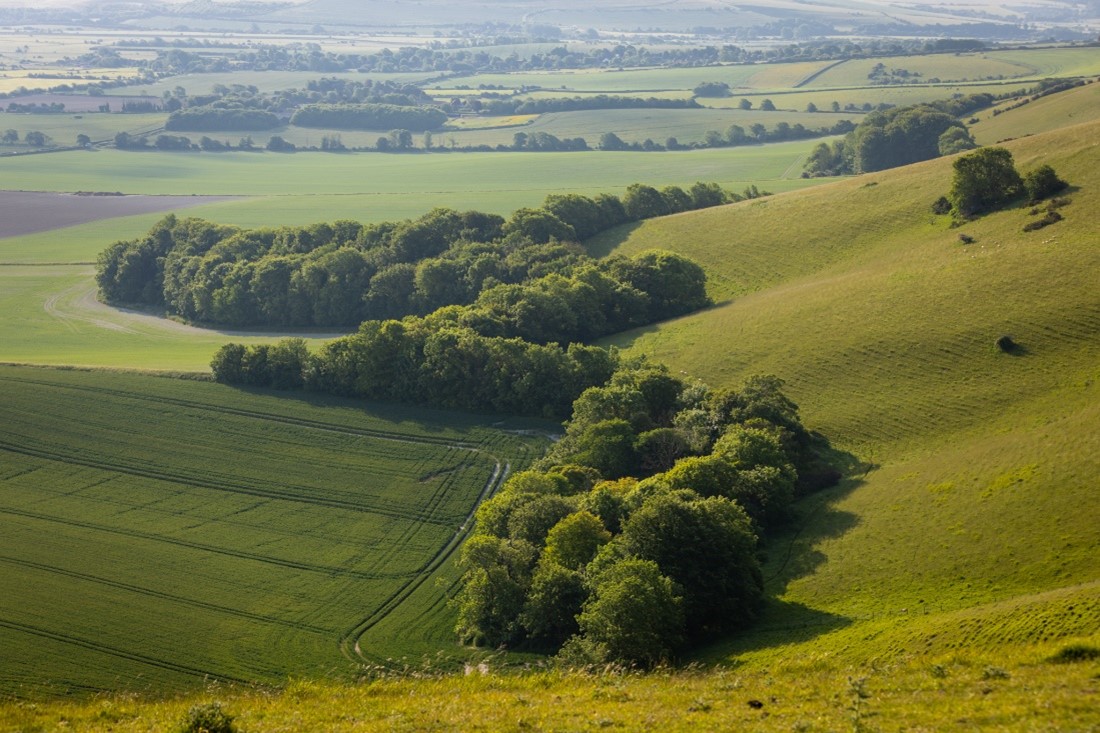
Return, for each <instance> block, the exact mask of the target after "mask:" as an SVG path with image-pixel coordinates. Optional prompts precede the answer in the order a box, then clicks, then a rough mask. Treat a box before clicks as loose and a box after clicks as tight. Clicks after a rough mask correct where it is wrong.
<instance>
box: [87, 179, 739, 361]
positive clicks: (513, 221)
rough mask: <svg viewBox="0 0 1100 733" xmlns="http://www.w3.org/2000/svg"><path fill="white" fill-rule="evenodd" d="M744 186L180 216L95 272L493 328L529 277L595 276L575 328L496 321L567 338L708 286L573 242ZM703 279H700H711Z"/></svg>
mask: <svg viewBox="0 0 1100 733" xmlns="http://www.w3.org/2000/svg"><path fill="white" fill-rule="evenodd" d="M749 194H750V195H756V192H754V191H752V190H750V191H749ZM740 198H742V197H741V196H740V195H738V194H734V193H732V192H729V191H726V190H724V189H722V188H721V187H720V186H718V185H717V184H713V183H702V182H700V183H696V184H695V185H693V186H691V187H690V188H689V189H687V190H684V189H682V188H680V187H678V186H667V187H665V188H663V189H660V190H658V189H656V188H653V187H652V186H647V185H644V184H633V185H631V186H629V187H628V188H627V191H626V193H625V194H624V195H623V196H622V198H619V197H616V196H613V195H610V194H600V195H597V196H595V197H587V196H581V195H577V194H564V195H560V194H554V195H551V196H548V197H547V198H546V200H545V202H544V203H543V205H542V206H541V207H538V208H523V209H519V210H518V211H516V212H514V213H513V214H512V216H511V217H510V218H509V219H507V220H505V219H504V218H503V217H500V216H498V215H495V214H486V213H481V212H465V213H460V212H456V211H452V210H449V209H436V210H434V211H432V212H429V213H428V214H426V215H424V216H423V217H420V218H419V219H415V220H407V221H402V222H386V223H382V224H375V225H363V224H360V223H358V222H352V221H338V222H334V223H332V224H316V225H313V226H309V227H298V228H293V227H282V228H278V229H258V230H242V229H238V228H236V227H231V226H223V225H218V224H213V223H211V222H206V221H202V220H197V219H182V220H181V219H177V218H176V217H175V216H174V215H169V216H168V217H166V218H165V219H164V220H162V221H161V222H159V223H158V224H156V225H155V226H154V227H153V228H152V229H151V230H150V231H149V233H148V234H146V235H145V236H144V237H142V238H140V239H136V240H132V241H123V242H116V243H115V244H113V245H112V246H111V247H109V248H108V249H107V250H105V251H104V252H102V253H101V254H100V256H99V260H98V264H97V272H96V279H97V282H98V284H99V289H100V295H101V296H102V298H103V299H104V300H105V301H107V302H109V303H120V304H141V305H148V306H158V307H164V308H166V309H167V310H168V312H170V313H172V314H174V315H179V316H182V317H184V318H187V319H190V320H193V321H198V322H203V323H211V324H221V325H233V326H267V327H288V326H298V327H301V326H305V327H310V326H323V327H332V326H353V325H356V324H358V323H360V322H362V321H364V320H369V319H375V320H379V319H387V318H401V317H403V316H406V315H426V314H428V313H431V312H433V311H435V310H436V309H438V308H440V307H443V306H447V305H469V304H477V308H478V309H479V312H481V313H483V314H487V315H483V316H479V317H478V318H479V319H480V321H479V322H480V323H482V326H481V327H480V330H482V331H483V332H486V333H488V332H490V331H492V328H491V327H490V326H489V323H490V322H497V321H499V319H500V318H502V316H500V315H499V314H500V313H501V312H502V307H501V306H499V305H498V304H500V303H503V302H505V301H508V300H509V299H513V300H514V299H515V295H514V292H513V291H514V290H516V289H517V288H528V289H531V288H535V287H536V284H537V288H538V289H539V292H541V293H543V296H540V297H545V298H549V299H551V300H553V299H554V298H555V297H557V296H556V295H554V293H556V292H558V291H561V290H565V289H569V288H575V287H577V286H576V282H579V281H581V280H584V281H585V282H587V283H588V285H587V286H586V287H587V288H590V290H591V293H590V299H591V300H592V302H593V303H599V312H598V314H595V313H594V314H592V315H588V316H585V317H584V318H582V319H580V324H581V325H580V326H579V330H578V331H577V332H575V333H567V334H566V335H565V336H562V337H561V338H556V337H554V336H553V334H554V333H556V331H555V330H554V328H555V327H554V326H553V324H555V323H558V322H559V321H561V320H562V318H566V316H565V315H564V314H566V313H567V312H569V310H570V309H568V308H564V307H557V306H555V305H547V306H546V307H545V308H543V310H545V311H546V313H547V315H546V317H545V318H541V319H534V318H532V317H529V316H525V317H524V318H523V319H522V320H523V321H524V322H526V323H529V324H530V325H529V326H525V327H519V326H512V325H498V326H497V327H495V333H497V334H498V335H526V336H530V337H531V338H532V339H533V340H536V341H554V340H564V341H565V342H567V341H569V340H577V339H589V338H595V337H597V336H598V335H605V334H607V333H611V332H614V331H616V330H622V329H624V328H630V327H633V326H636V325H640V324H641V322H642V319H649V320H648V321H645V322H651V321H652V320H654V319H656V318H665V317H669V316H670V315H676V314H677V311H678V312H683V311H682V310H681V309H678V308H674V307H671V306H669V305H668V303H670V302H672V301H674V300H676V299H681V300H683V301H684V302H685V303H688V304H689V306H688V307H690V308H697V307H699V306H700V300H699V293H698V292H696V290H681V291H678V292H673V293H670V292H665V291H663V290H662V287H663V286H662V285H660V283H658V282H657V280H656V279H652V278H651V279H650V280H648V281H646V282H642V281H641V280H638V279H637V278H638V275H637V273H634V272H632V271H630V268H629V267H627V266H625V265H623V264H621V263H618V264H617V263H616V262H615V261H611V262H604V263H597V262H596V261H595V260H593V259H592V258H590V257H588V256H587V255H586V254H585V253H584V251H583V249H582V248H581V247H580V246H579V245H576V244H573V242H576V241H578V240H583V239H586V238H588V237H591V236H593V235H594V234H596V233H598V232H601V231H604V230H606V229H609V228H611V227H614V226H618V225H620V224H623V223H626V222H630V221H638V220H641V219H646V218H650V217H653V216H663V215H665V214H670V213H676V212H679V211H687V210H689V209H698V208H705V207H708V206H717V205H720V204H723V203H726V202H729V201H733V200H739V199H740ZM668 262H673V260H672V259H669V260H668ZM677 262H678V260H677ZM525 283H527V284H525ZM561 283H566V284H561ZM683 285H684V283H682V284H680V285H678V286H677V287H682V286H683ZM696 286H698V287H699V288H701V287H702V285H701V281H700V283H693V284H692V287H693V288H694V287H696ZM531 292H532V293H533V292H534V290H532V291H531ZM585 292H589V291H588V290H586V291H585ZM704 295H705V294H704ZM653 304H663V305H653ZM593 307H595V306H593ZM586 308H588V306H581V305H577V306H576V307H575V308H574V310H575V311H576V312H578V313H580V312H584V311H585V310H586ZM555 313H557V314H559V315H554V314H555ZM467 320H470V321H471V322H472V321H473V320H474V316H472V315H471V316H468V317H467ZM540 323H541V324H542V330H541V332H540V333H536V329H535V327H536V326H537V325H539V324H540Z"/></svg>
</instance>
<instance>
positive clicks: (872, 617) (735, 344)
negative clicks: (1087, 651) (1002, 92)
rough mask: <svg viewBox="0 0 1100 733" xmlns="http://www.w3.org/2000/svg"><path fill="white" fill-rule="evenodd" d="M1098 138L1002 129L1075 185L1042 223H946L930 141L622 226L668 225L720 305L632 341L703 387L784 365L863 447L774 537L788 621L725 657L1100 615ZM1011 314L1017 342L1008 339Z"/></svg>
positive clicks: (889, 645)
mask: <svg viewBox="0 0 1100 733" xmlns="http://www.w3.org/2000/svg"><path fill="white" fill-rule="evenodd" d="M1098 134H1100V123H1096V122H1092V123H1088V124H1084V125H1079V126H1075V127H1070V128H1066V129H1064V130H1061V131H1057V132H1052V133H1047V134H1043V135H1035V136H1033V137H1030V138H1026V139H1022V140H1017V141H1014V142H1012V143H1010V144H1009V145H1008V147H1009V148H1010V149H1011V150H1012V151H1013V153H1014V155H1015V157H1016V160H1017V165H1018V166H1019V167H1020V168H1021V169H1022V170H1025V171H1026V170H1029V169H1031V168H1033V167H1035V166H1037V165H1039V164H1041V163H1049V164H1051V165H1053V166H1054V168H1055V169H1056V170H1057V171H1058V172H1059V173H1060V174H1062V175H1063V176H1064V177H1065V178H1067V179H1068V180H1069V181H1071V183H1072V184H1073V190H1072V191H1071V193H1070V194H1069V196H1070V198H1071V199H1072V200H1073V203H1072V204H1070V205H1069V206H1068V207H1066V208H1065V209H1064V211H1065V212H1066V219H1065V220H1064V221H1062V222H1060V223H1058V224H1057V225H1055V226H1053V227H1049V228H1046V229H1043V230H1040V231H1037V232H1031V233H1026V234H1025V233H1024V232H1022V227H1023V225H1024V224H1025V223H1027V222H1029V221H1031V220H1032V218H1033V217H1032V216H1030V215H1029V213H1028V211H1027V209H1026V208H1024V209H1021V208H1015V209H1011V210H1008V211H1004V212H1000V213H996V214H991V215H988V216H986V217H983V218H981V219H979V220H977V221H974V222H971V223H968V224H967V225H965V226H964V227H962V228H961V229H951V228H949V226H948V221H947V219H946V218H945V217H935V216H933V215H932V214H931V211H930V204H931V202H932V201H933V200H935V198H936V197H937V196H938V195H940V194H941V193H943V192H945V191H946V189H947V187H948V186H949V185H950V178H951V161H950V160H938V161H931V162H928V163H924V164H920V165H916V166H912V167H909V168H906V169H901V170H896V171H889V172H882V173H876V174H871V175H866V176H861V177H857V178H853V179H850V180H845V181H841V182H838V183H835V184H831V185H828V186H823V187H820V188H817V189H814V190H811V191H805V192H802V193H800V194H798V195H782V196H777V197H775V198H773V199H770V200H766V201H756V202H745V203H743V204H738V205H734V206H730V207H726V208H724V209H721V210H713V211H708V212H701V213H699V214H696V215H693V216H685V217H673V218H669V219H665V220H661V221H650V222H647V223H645V225H643V226H641V227H638V228H637V229H635V230H634V231H633V232H630V233H629V234H628V235H627V236H625V238H624V240H623V241H622V242H621V243H618V244H617V246H616V247H615V251H619V252H631V251H636V250H640V249H645V248H647V247H651V246H655V245H657V244H658V243H663V246H668V245H669V243H670V242H676V243H677V248H678V249H679V250H680V251H682V252H684V253H685V254H689V255H691V256H692V257H695V258H697V259H699V260H700V261H702V262H704V263H705V264H706V266H707V268H708V270H709V271H710V273H711V274H712V277H713V281H714V284H715V285H714V295H715V296H716V299H717V300H719V301H720V303H719V305H718V306H716V307H715V308H713V309H711V310H710V311H707V312H705V313H702V314H698V315H695V316H691V317H688V318H684V319H681V320H679V321H676V322H673V323H668V324H663V325H662V326H660V327H657V328H655V329H652V330H650V331H648V332H646V333H638V334H633V335H632V336H630V337H628V338H623V339H621V340H620V343H622V344H623V345H627V346H629V347H630V348H631V349H632V350H633V351H637V352H644V353H648V354H651V355H654V356H655V357H656V358H658V359H660V360H663V361H667V362H668V363H670V364H671V365H672V367H673V368H674V369H677V370H681V371H683V372H686V373H688V374H690V375H693V376H698V377H700V378H702V379H704V380H706V381H708V382H710V383H716V384H736V383H737V382H738V381H739V380H741V379H742V378H744V377H745V376H747V375H748V374H752V373H756V372H765V373H768V372H770V373H775V374H777V375H779V376H780V377H782V378H783V379H785V380H786V381H787V384H788V389H789V391H790V393H791V395H792V396H793V397H794V399H795V400H796V401H797V402H799V403H800V405H801V406H802V410H803V416H804V419H805V421H806V422H807V424H808V425H810V426H812V427H814V428H816V429H819V430H821V431H822V432H823V433H825V434H826V435H828V436H829V437H830V438H831V439H832V440H833V441H834V442H835V443H836V444H837V445H838V446H840V447H842V448H844V449H846V450H849V451H851V452H852V453H854V454H855V455H856V456H857V457H858V458H859V459H860V460H861V461H863V462H864V463H865V470H864V471H863V472H862V473H860V474H859V475H857V476H855V477H854V478H853V479H852V480H850V481H849V482H847V483H846V484H845V485H844V486H842V487H840V488H839V489H836V490H834V491H832V492H830V493H828V494H827V495H824V496H822V497H819V498H816V499H814V500H811V501H810V502H808V504H807V506H806V508H805V509H806V513H807V514H806V517H805V519H804V521H803V523H802V524H800V525H799V526H798V527H795V528H794V531H793V532H792V533H791V536H789V537H784V538H778V539H776V540H774V541H773V544H772V545H771V548H770V550H769V552H770V554H771V571H770V573H769V574H770V575H771V576H772V583H773V589H774V590H775V591H776V592H777V594H778V596H777V602H776V604H775V605H774V607H773V608H772V609H771V611H770V612H769V614H768V618H767V620H766V621H765V627H768V626H770V627H772V628H774V629H775V632H774V633H768V634H764V635H763V636H759V635H756V634H754V635H752V636H751V637H747V638H746V639H744V640H741V641H739V642H733V643H732V644H731V645H729V646H728V647H725V652H721V651H719V652H716V656H718V657H721V656H724V653H730V654H737V655H741V656H742V658H747V659H752V658H755V657H759V658H761V659H772V658H774V657H776V656H780V655H787V654H790V653H791V651H792V646H791V645H792V643H794V644H795V647H794V648H795V649H798V650H800V653H804V654H813V655H816V656H823V657H829V656H839V657H841V658H847V659H856V658H866V657H867V656H869V655H880V654H885V655H893V654H896V653H898V652H900V651H903V650H905V651H911V650H912V649H913V648H914V647H916V648H921V649H924V648H926V647H927V648H929V649H934V650H939V651H946V650H948V649H951V648H954V647H956V646H968V645H971V644H979V645H988V646H998V645H1002V644H1004V643H1017V642H1023V641H1034V640H1038V639H1043V638H1047V639H1049V638H1054V637H1060V636H1066V637H1072V636H1075V635H1079V634H1087V633H1092V632H1094V631H1095V630H1096V628H1097V623H1098V619H1100V584H1098V581H1100V575H1098V573H1097V566H1096V557H1097V551H1098V548H1100V525H1098V524H1097V523H1096V521H1095V518H1096V517H1097V516H1098V514H1100V503H1098V500H1097V498H1096V494H1095V477H1096V476H1097V475H1100V441H1098V438H1097V436H1098V435H1100V394H1098V392H1097V387H1096V384H1097V380H1098V378H1100V366H1098V365H1100V342H1098V341H1097V339H1096V334H1097V333H1098V332H1100V291H1098V289H1097V285H1096V283H1097V281H1096V272H1097V271H1098V268H1100V247H1098V240H1097V235H1096V231H1097V223H1098V220H1097V214H1096V212H1097V211H1100V175H1098V173H1097V171H1096V160H1097V157H1096V156H1097V148H1096V142H1095V141H1096V139H1097V136H1098ZM960 231H961V232H965V233H967V234H969V235H970V236H972V237H974V238H975V239H976V240H977V241H976V243H974V244H970V245H964V244H962V243H961V242H960V241H959V239H958V233H959V232H960ZM607 244H608V243H607V242H605V243H604V245H605V246H606V245H607ZM1003 334H1010V335H1012V336H1013V338H1014V339H1016V340H1017V341H1018V342H1019V343H1020V344H1021V345H1022V346H1023V348H1022V350H1021V352H1020V353H1019V354H1016V355H1009V354H1004V353H1001V352H1000V351H999V350H998V349H997V348H996V347H995V346H994V341H995V340H996V339H997V338H998V337H999V336H1000V335H1003ZM704 344H705V345H706V346H705V348H704V346H703V345H704ZM1051 591H1058V593H1057V594H1056V595H1055V596H1045V595H1042V594H1044V593H1049V592H1051ZM1005 603H1015V604H1023V605H1022V606H1020V607H1013V608H1007V607H1006V606H1004V605H1003V604H1005ZM1025 607H1026V609H1028V610H1026V611H1021V610H1020V608H1025ZM1059 608H1062V609H1063V610H1064V609H1065V608H1075V609H1076V612H1075V613H1066V614H1061V613H1055V611H1056V610H1057V609H1059ZM964 610H965V613H966V614H969V616H970V617H972V620H971V622H969V623H968V624H966V625H963V626H961V627H960V617H959V616H958V614H959V613H961V612H963V611H964ZM1047 612H1049V613H1050V615H1053V616H1055V617H1058V618H1060V619H1061V621H1060V623H1058V624H1049V623H1046V622H1045V619H1046V616H1047V615H1048V613H1047ZM792 627H805V628H806V629H810V631H800V632H797V633H793V634H792V631H791V629H792ZM799 639H803V640H804V641H805V643H803V644H801V645H798V643H797V642H798V640H799ZM777 643H779V646H778V647H777V646H776V644H777Z"/></svg>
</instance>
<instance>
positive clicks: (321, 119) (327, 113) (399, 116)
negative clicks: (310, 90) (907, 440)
mask: <svg viewBox="0 0 1100 733" xmlns="http://www.w3.org/2000/svg"><path fill="white" fill-rule="evenodd" d="M446 121H447V113H446V112H444V111H443V110H441V109H439V108H438V107H407V106H400V105H395V104H311V105H307V106H305V107H301V108H299V109H298V111H296V112H295V113H294V115H293V116H292V117H291V118H290V124H292V125H297V126H298V127H321V128H342V129H347V130H393V129H407V130H411V131H413V132H424V131H426V130H438V129H439V128H440V127H442V126H443V123H445V122H446Z"/></svg>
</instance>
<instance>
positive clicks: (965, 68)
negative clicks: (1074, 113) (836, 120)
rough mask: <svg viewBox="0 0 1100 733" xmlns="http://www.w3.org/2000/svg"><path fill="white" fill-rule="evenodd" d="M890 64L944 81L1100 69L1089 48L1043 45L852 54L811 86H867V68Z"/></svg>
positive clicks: (1064, 74) (920, 80) (1089, 72)
mask: <svg viewBox="0 0 1100 733" xmlns="http://www.w3.org/2000/svg"><path fill="white" fill-rule="evenodd" d="M880 63H881V64H883V65H884V66H885V67H886V69H887V70H888V71H889V70H891V69H906V70H908V71H910V72H917V73H919V74H920V76H919V77H915V78H912V79H911V81H914V82H917V83H928V82H931V81H932V80H933V79H934V78H938V79H940V80H941V81H943V82H960V81H972V82H973V81H992V80H1002V79H1010V80H1025V79H1026V80H1038V79H1044V78H1048V77H1072V76H1091V75H1095V74H1100V56H1098V55H1097V53H1096V49H1094V48H1043V49H1024V50H1019V49H1017V50H1005V51H983V52H976V53H965V54H934V55H928V56H893V57H889V58H874V59H851V60H849V61H845V62H843V63H841V64H838V65H836V66H834V67H832V68H830V69H829V70H828V71H826V72H825V73H823V74H821V75H820V76H818V77H817V78H815V79H813V80H812V81H810V82H809V83H808V84H807V85H806V86H807V87H810V88H823V87H841V88H843V87H853V86H872V83H871V80H870V79H869V78H868V74H870V73H871V69H872V68H873V67H874V66H875V65H876V64H880Z"/></svg>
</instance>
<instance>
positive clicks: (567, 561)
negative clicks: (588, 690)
mask: <svg viewBox="0 0 1100 733" xmlns="http://www.w3.org/2000/svg"><path fill="white" fill-rule="evenodd" d="M781 387H782V382H781V381H780V380H778V379H776V378H774V377H754V378H752V379H750V380H749V381H748V382H746V383H745V385H743V386H742V387H741V388H740V389H738V390H716V391H712V390H710V389H708V388H707V387H705V386H704V385H702V384H687V383H685V382H684V381H683V380H680V379H678V378H676V377H674V376H672V375H671V374H669V372H668V370H667V369H665V368H664V367H661V366H657V365H653V364H649V363H646V362H644V361H637V362H632V363H629V364H622V365H620V367H619V368H618V369H617V370H616V371H615V373H614V374H613V375H612V376H611V378H610V379H609V380H608V381H607V382H605V383H604V384H602V385H599V386H594V387H591V388H589V389H587V390H585V391H584V392H583V393H582V394H581V396H580V397H579V398H578V399H577V400H576V401H575V402H574V404H573V416H572V419H571V420H570V421H569V422H568V427H567V431H566V437H565V439H563V440H562V441H560V442H558V443H557V444H556V445H555V446H554V447H553V448H552V449H551V450H550V452H549V454H548V455H547V456H546V457H545V458H544V459H543V460H542V461H540V462H539V463H538V464H537V465H536V466H535V468H534V469H533V470H529V471H526V472H523V473H519V474H516V475H515V476H513V477H512V478H511V479H510V480H509V481H508V482H507V483H506V484H505V486H504V488H503V490H502V491H501V492H500V493H499V494H498V495H496V496H494V497H493V498H492V499H490V500H489V501H487V502H486V503H485V504H483V505H482V507H481V508H480V509H479V510H478V515H477V522H478V523H477V529H476V532H475V535H474V537H473V538H472V539H471V540H470V541H469V542H468V543H467V544H466V545H465V547H464V548H463V553H462V558H461V567H462V569H463V572H464V575H463V581H464V584H463V588H462V590H461V591H460V593H459V594H458V597H457V600H456V603H457V606H458V611H459V615H458V621H457V626H456V631H457V633H458V634H459V636H460V637H461V638H462V639H463V640H464V641H466V642H468V643H476V644H484V645H489V646H494V647H498V646H506V647H512V648H528V649H535V650H539V651H547V652H558V653H559V654H560V655H561V656H562V657H563V658H564V659H565V661H566V662H567V663H570V664H582V665H583V664H596V663H605V662H616V663H624V664H629V665H642V666H651V665H653V664H657V663H660V662H663V661H668V660H670V659H673V658H675V656H676V655H677V654H678V653H679V652H681V651H683V650H684V649H685V647H686V645H688V644H691V643H694V642H699V641H702V640H705V639H708V638H711V637H713V636H714V635H717V634H722V633H728V632H730V631H733V630H737V629H742V628H745V627H746V626H748V625H749V624H750V623H751V622H752V621H753V619H754V618H755V617H756V614H757V611H758V608H759V606H760V603H761V601H762V599H763V580H762V575H761V572H760V565H759V560H758V558H757V549H758V547H757V546H758V540H759V537H760V536H761V535H762V534H763V533H764V532H766V531H767V530H768V529H769V528H771V527H774V526H776V525H778V524H781V523H783V522H784V521H785V520H786V519H787V518H788V517H789V516H790V513H791V510H792V509H791V505H792V502H793V501H794V499H795V498H796V497H797V496H799V495H801V494H804V493H806V492H809V491H812V490H815V489H817V488H820V487H822V486H825V485H829V484H831V483H833V482H835V481H836V480H837V478H838V476H839V475H838V474H837V473H836V472H835V471H834V470H832V469H831V468H829V467H828V465H827V464H825V463H824V462H823V461H822V460H821V458H820V457H819V456H820V451H821V449H822V448H823V447H824V445H825V444H824V442H823V441H822V439H820V438H819V437H815V436H813V435H811V434H810V433H808V432H807V431H806V430H805V428H804V427H803V426H802V424H801V422H800V421H799V418H798V408H797V406H796V405H794V403H792V402H791V401H790V400H789V399H787V398H786V397H785V396H784V395H783V393H782V391H781Z"/></svg>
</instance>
